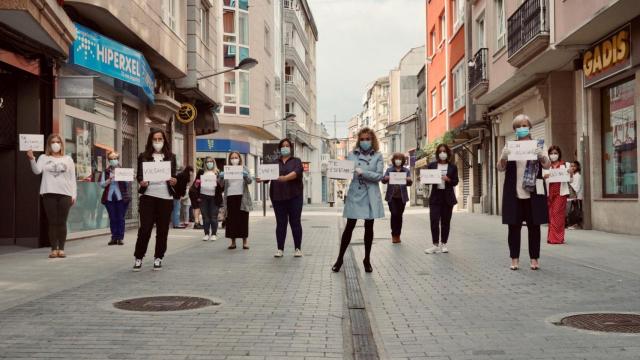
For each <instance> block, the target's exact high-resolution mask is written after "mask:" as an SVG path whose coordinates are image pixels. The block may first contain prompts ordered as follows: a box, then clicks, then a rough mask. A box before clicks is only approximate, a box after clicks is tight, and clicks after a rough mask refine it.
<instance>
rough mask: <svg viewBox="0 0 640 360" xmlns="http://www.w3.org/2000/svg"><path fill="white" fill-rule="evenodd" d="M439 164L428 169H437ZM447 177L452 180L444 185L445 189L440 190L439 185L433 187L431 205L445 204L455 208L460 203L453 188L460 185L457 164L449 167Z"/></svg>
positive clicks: (433, 163) (430, 197)
mask: <svg viewBox="0 0 640 360" xmlns="http://www.w3.org/2000/svg"><path fill="white" fill-rule="evenodd" d="M437 168H438V162H437V161H434V162H432V163H430V164H429V165H427V169H432V170H433V169H437ZM447 177H448V178H449V179H451V181H450V182H445V183H444V189H442V190H441V189H438V185H437V184H432V185H431V193H430V196H429V205H436V204H442V203H445V204H447V205H449V206H454V205H455V204H457V203H458V199H456V194H455V193H454V192H453V188H454V187H455V186H456V185H458V181H459V179H458V167H457V166H456V165H455V164H451V163H449V165H448V167H447Z"/></svg>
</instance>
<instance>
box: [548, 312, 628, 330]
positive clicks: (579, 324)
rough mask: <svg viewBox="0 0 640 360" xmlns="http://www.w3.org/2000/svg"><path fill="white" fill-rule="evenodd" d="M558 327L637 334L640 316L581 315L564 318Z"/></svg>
mask: <svg viewBox="0 0 640 360" xmlns="http://www.w3.org/2000/svg"><path fill="white" fill-rule="evenodd" d="M558 325H563V326H569V327H573V328H576V329H583V330H591V331H602V332H615V333H627V334H637V333H640V314H616V313H610V314H607V313H594V314H579V315H572V316H567V317H565V318H563V319H562V320H560V322H559V323H558Z"/></svg>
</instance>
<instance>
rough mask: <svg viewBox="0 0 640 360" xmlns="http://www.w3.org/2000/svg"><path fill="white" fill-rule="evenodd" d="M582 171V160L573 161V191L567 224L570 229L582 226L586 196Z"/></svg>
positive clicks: (571, 172)
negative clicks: (583, 203) (583, 199)
mask: <svg viewBox="0 0 640 360" xmlns="http://www.w3.org/2000/svg"><path fill="white" fill-rule="evenodd" d="M581 172H582V171H581V167H580V162H579V161H574V162H572V163H571V169H569V174H570V175H571V180H570V181H569V186H570V190H571V191H570V194H569V198H568V199H567V201H568V204H567V226H568V229H570V230H575V229H579V228H580V227H581V226H582V198H583V196H584V195H583V194H584V190H583V189H584V187H583V184H582V175H581Z"/></svg>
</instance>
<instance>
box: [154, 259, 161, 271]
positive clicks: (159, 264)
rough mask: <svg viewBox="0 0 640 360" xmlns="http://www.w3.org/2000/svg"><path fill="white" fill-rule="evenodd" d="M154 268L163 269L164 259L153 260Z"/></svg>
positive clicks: (156, 269) (155, 269)
mask: <svg viewBox="0 0 640 360" xmlns="http://www.w3.org/2000/svg"><path fill="white" fill-rule="evenodd" d="M153 270H154V271H159V270H162V259H160V258H156V259H155V260H153Z"/></svg>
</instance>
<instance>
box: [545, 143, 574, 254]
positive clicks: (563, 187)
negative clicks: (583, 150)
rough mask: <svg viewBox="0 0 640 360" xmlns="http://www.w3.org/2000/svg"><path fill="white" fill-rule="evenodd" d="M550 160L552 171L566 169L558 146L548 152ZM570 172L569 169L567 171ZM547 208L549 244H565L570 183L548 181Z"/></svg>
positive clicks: (550, 148) (546, 176)
mask: <svg viewBox="0 0 640 360" xmlns="http://www.w3.org/2000/svg"><path fill="white" fill-rule="evenodd" d="M547 152H548V154H549V160H551V166H550V168H551V169H560V168H563V169H564V167H565V164H564V162H563V161H562V151H561V150H560V147H559V146H557V145H553V146H550V147H549V150H548V151H547ZM567 170H568V169H567ZM543 177H544V178H545V179H548V178H549V174H544V175H543ZM547 194H548V197H547V207H548V208H549V229H548V232H547V243H549V244H563V243H564V220H565V215H566V211H567V198H568V197H569V183H567V182H552V183H550V182H548V181H547Z"/></svg>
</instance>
